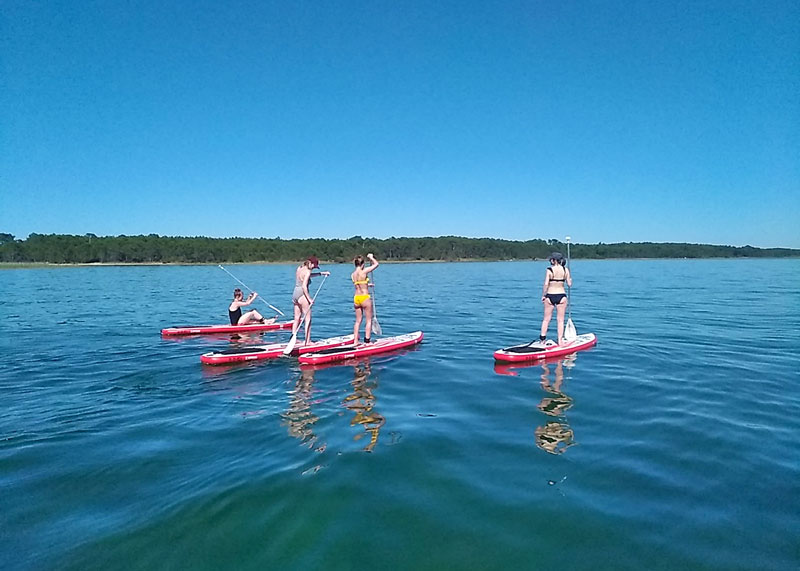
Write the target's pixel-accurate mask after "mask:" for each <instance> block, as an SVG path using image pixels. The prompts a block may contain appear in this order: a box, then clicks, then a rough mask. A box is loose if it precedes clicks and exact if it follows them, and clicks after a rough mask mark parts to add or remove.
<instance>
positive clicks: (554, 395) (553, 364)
mask: <svg viewBox="0 0 800 571" xmlns="http://www.w3.org/2000/svg"><path fill="white" fill-rule="evenodd" d="M577 358H578V355H577V353H573V354H572V355H567V356H566V357H562V358H559V359H554V360H552V361H545V362H544V363H542V364H541V367H542V376H541V386H542V389H544V391H545V392H546V393H547V395H546V396H544V397H543V398H542V401H541V402H540V403H539V405H538V406H537V408H538V409H539V410H540V411H542V412H543V413H544V414H546V415H547V416H550V417H559V418H558V420H550V421H547V422H546V423H545V424H544V426H539V427H537V428H536V430H535V431H534V437H535V439H536V446H538V447H539V448H541V449H542V450H544V451H545V452H549V453H550V454H562V453H564V451H565V450H566V449H567V448H569V447H570V446H572V445H573V444H575V433H574V432H573V431H572V428H571V427H570V426H569V424H567V419H566V417H565V416H564V414H565V413H566V412H567V411H568V410H569V409H570V408H572V404H573V401H572V398H571V397H570V396H568V395H567V394H566V393H565V392H564V369H565V368H567V369H569V368H572V367H574V366H575V360H576V359H577Z"/></svg>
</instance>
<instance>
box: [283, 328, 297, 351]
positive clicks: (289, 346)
mask: <svg viewBox="0 0 800 571" xmlns="http://www.w3.org/2000/svg"><path fill="white" fill-rule="evenodd" d="M295 345H297V331H295V332H294V334H293V335H292V338H291V339H289V342H288V343H287V344H286V347H285V348H284V349H283V354H284V355H288V354H290V353H291V352H292V351H294V346H295Z"/></svg>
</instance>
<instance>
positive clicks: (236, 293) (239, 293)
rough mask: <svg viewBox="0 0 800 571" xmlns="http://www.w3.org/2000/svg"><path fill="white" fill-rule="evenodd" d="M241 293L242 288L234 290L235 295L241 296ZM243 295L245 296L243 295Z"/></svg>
mask: <svg viewBox="0 0 800 571" xmlns="http://www.w3.org/2000/svg"><path fill="white" fill-rule="evenodd" d="M240 295H242V290H240V289H239V288H238V287H237V288H236V289H235V290H233V297H239V296H240ZM242 297H244V296H243V295H242Z"/></svg>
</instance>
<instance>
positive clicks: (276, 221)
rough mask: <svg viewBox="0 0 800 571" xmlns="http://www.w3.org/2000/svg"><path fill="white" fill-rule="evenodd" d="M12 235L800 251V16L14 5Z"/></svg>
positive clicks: (4, 168) (8, 171) (7, 17)
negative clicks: (464, 239) (461, 239)
mask: <svg viewBox="0 0 800 571" xmlns="http://www.w3.org/2000/svg"><path fill="white" fill-rule="evenodd" d="M0 11H1V12H2V18H1V19H2V23H1V24H0V26H2V28H0V32H1V34H0V36H1V37H0V65H1V66H2V67H1V68H0V114H1V115H0V232H10V233H12V234H15V235H16V236H17V237H20V238H22V237H25V236H27V235H28V234H29V233H31V232H38V233H74V234H84V233H87V232H93V233H95V234H98V235H116V234H148V233H157V234H162V235H205V236H268V237H272V236H281V237H283V238H289V237H328V238H337V237H348V236H353V235H362V236H374V237H379V238H383V237H389V236H429V235H434V236H438V235H450V234H455V235H460V236H489V237H497V238H508V239H530V238H563V236H565V235H567V234H569V235H571V236H572V238H573V240H574V241H576V242H583V243H596V242H618V241H658V242H664V241H678V242H702V243H713V244H732V245H744V244H751V245H754V246H787V247H795V248H797V247H800V224H798V221H799V220H800V158H799V157H800V33H798V29H800V4H798V3H797V2H796V1H792V2H790V1H787V2H780V1H775V2H770V1H767V2H756V1H753V2H736V1H726V2H713V1H712V2H686V1H676V2H663V3H656V2H647V1H637V2H633V1H631V2H615V1H610V0H609V1H600V2H591V1H575V2H571V1H555V0H547V1H531V2H468V1H463V0H462V1H458V2H382V1H371V2H355V1H352V2H350V1H348V2H274V3H273V2H259V1H255V2H181V1H175V2H166V3H165V2H146V1H135V0H134V1H129V2H92V1H86V2H72V1H70V2H59V1H49V2H30V1H28V0H25V1H15V0H6V1H5V2H3V5H2V7H0Z"/></svg>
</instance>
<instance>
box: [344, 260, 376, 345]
mask: <svg viewBox="0 0 800 571" xmlns="http://www.w3.org/2000/svg"><path fill="white" fill-rule="evenodd" d="M367 258H368V259H369V261H370V262H372V263H371V264H370V266H369V267H368V268H365V267H364V256H356V257H355V258H354V259H353V265H354V266H355V267H356V269H355V270H353V273H352V274H350V279H352V280H353V285H354V286H355V288H356V291H355V295H353V309H355V311H356V323H355V326H354V327H353V343H354V344H355V345H358V339H359V329H361V319H362V317H364V316H366V318H367V323H366V325H365V326H364V342H365V343H371V342H372V337H371V335H372V311H373V307H372V299H371V298H370V295H369V286H370V283H369V274H371V273H372V272H374V271H375V269H376V268H377V267H378V266H379V265H380V263H379V262H378V260H376V259H375V256H373V255H372V254H367Z"/></svg>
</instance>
